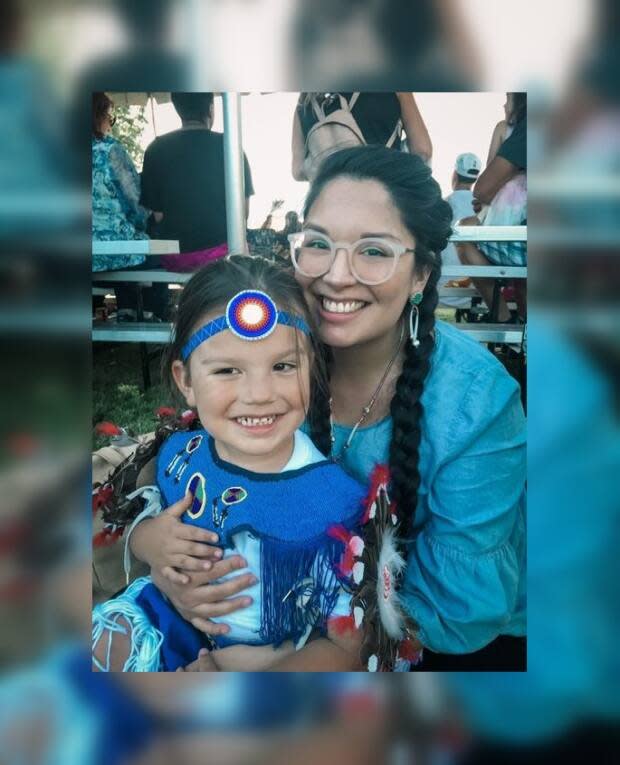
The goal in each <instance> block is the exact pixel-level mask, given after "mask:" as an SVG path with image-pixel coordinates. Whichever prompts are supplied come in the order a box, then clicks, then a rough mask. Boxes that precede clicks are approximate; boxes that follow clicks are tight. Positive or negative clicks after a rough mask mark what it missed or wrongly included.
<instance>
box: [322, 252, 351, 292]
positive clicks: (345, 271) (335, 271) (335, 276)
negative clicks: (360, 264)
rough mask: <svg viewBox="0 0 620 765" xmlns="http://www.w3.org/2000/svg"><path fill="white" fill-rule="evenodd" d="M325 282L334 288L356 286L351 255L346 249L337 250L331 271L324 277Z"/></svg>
mask: <svg viewBox="0 0 620 765" xmlns="http://www.w3.org/2000/svg"><path fill="white" fill-rule="evenodd" d="M323 280H324V281H325V282H327V284H332V285H334V286H344V285H349V284H355V282H356V281H357V279H356V278H355V276H354V275H353V273H352V272H351V267H350V265H349V253H348V252H347V250H346V249H345V248H344V247H338V248H337V249H336V255H335V256H334V260H333V262H332V264H331V267H330V269H329V271H328V272H327V273H326V274H325V275H324V276H323Z"/></svg>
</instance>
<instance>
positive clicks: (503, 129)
mask: <svg viewBox="0 0 620 765" xmlns="http://www.w3.org/2000/svg"><path fill="white" fill-rule="evenodd" d="M504 112H505V115H506V119H504V120H501V121H500V122H498V123H497V125H496V126H495V130H494V131H493V136H492V138H491V145H490V147H489V156H488V158H487V166H486V168H485V169H484V172H483V173H481V175H480V177H479V178H478V180H477V182H476V185H475V186H474V210H475V212H476V213H477V215H475V216H472V217H470V218H467V219H465V220H463V221H461V225H468V226H480V225H484V226H520V225H525V223H526V222H527V178H526V171H527V94H526V93H507V94H506V103H505V104H504ZM484 205H487V207H484V208H483V206H484ZM457 252H458V254H459V258H460V259H461V262H462V263H465V264H467V265H481V266H488V265H497V266H524V265H525V264H526V262H527V249H526V243H525V242H480V243H479V244H478V245H477V246H476V245H475V244H473V243H471V242H462V243H460V244H459V245H458V246H457ZM474 284H475V285H476V288H477V289H478V291H479V292H480V294H481V295H482V296H483V298H484V301H485V303H486V304H487V305H491V304H492V302H493V283H492V282H491V281H489V280H488V279H474ZM515 292H516V298H517V304H518V306H519V313H520V314H521V315H525V284H524V280H517V282H516V284H515ZM496 318H497V320H498V321H499V322H502V323H504V322H507V321H510V320H511V319H512V318H513V317H512V314H511V313H510V310H509V308H508V305H507V304H506V301H505V300H504V298H503V297H502V296H501V295H500V298H499V306H498V312H497V317H496Z"/></svg>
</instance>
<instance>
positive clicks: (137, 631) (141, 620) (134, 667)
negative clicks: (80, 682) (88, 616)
mask: <svg viewBox="0 0 620 765" xmlns="http://www.w3.org/2000/svg"><path fill="white" fill-rule="evenodd" d="M150 582H151V578H150V577H148V576H143V577H140V578H139V579H136V580H135V582H132V584H131V585H130V586H129V587H128V588H127V589H126V590H125V591H124V592H122V593H121V594H120V595H117V597H115V598H112V599H111V600H106V601H105V603H100V604H99V605H97V606H95V608H94V609H93V662H94V663H95V665H96V666H97V668H98V669H99V670H100V671H101V672H110V652H111V650H112V641H113V639H114V634H115V633H121V634H123V635H126V634H127V629H126V627H124V626H123V625H121V624H119V623H118V620H119V619H120V618H121V617H122V618H124V620H125V621H127V622H129V625H130V628H131V650H130V652H129V656H128V657H127V660H126V661H125V664H124V665H123V670H122V671H123V672H159V671H161V669H162V661H161V646H162V642H163V635H162V634H161V632H160V631H159V630H158V629H157V628H156V627H154V626H153V625H152V624H151V622H150V620H149V618H148V616H147V615H146V613H145V612H144V611H143V609H142V608H141V607H140V606H139V605H138V604H137V603H136V598H137V596H138V595H139V594H140V592H141V591H142V589H143V588H144V587H145V586H146V585H147V584H150ZM104 636H106V637H107V639H108V645H107V652H106V656H107V660H106V663H105V665H104V664H101V662H99V661H97V659H95V658H94V655H95V648H96V646H97V645H98V643H99V641H100V640H101V639H102V637H104Z"/></svg>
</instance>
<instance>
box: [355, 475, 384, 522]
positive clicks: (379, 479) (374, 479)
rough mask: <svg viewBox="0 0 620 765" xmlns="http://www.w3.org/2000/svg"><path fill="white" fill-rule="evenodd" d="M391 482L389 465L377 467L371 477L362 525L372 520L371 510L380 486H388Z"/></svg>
mask: <svg viewBox="0 0 620 765" xmlns="http://www.w3.org/2000/svg"><path fill="white" fill-rule="evenodd" d="M389 482H390V470H389V468H388V466H387V465H375V467H374V470H373V471H372V475H371V476H370V485H369V488H368V493H367V494H366V497H365V499H364V508H365V510H364V515H363V517H362V523H363V524H366V523H368V521H369V520H370V508H371V506H372V503H373V502H374V501H375V499H376V498H377V495H378V494H379V486H381V485H382V484H383V485H385V486H387V485H388V483H389Z"/></svg>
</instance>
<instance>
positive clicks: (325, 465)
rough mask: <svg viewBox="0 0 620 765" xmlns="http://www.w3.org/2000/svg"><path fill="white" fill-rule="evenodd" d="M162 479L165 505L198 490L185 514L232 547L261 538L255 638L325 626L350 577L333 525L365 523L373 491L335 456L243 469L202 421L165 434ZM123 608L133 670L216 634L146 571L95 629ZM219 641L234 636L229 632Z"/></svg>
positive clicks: (184, 653) (98, 618)
mask: <svg viewBox="0 0 620 765" xmlns="http://www.w3.org/2000/svg"><path fill="white" fill-rule="evenodd" d="M157 484H158V487H159V490H160V492H161V495H162V506H163V507H169V506H170V505H172V504H174V503H175V502H177V501H179V500H180V499H182V498H183V496H184V495H185V493H186V492H187V491H188V490H189V491H190V492H191V494H192V496H193V502H192V505H191V507H190V508H189V510H188V511H187V512H186V513H185V515H184V516H183V521H184V522H185V523H190V524H192V525H195V526H199V527H201V528H204V529H207V530H209V531H214V532H215V533H216V534H218V536H219V540H220V541H219V544H220V546H221V547H222V548H223V549H224V551H225V554H226V552H227V551H231V550H233V551H234V538H235V536H236V535H239V534H241V533H249V534H250V535H252V536H253V537H255V538H256V540H257V543H258V544H259V545H260V572H256V573H257V575H258V578H259V582H260V590H261V597H260V615H259V617H258V620H259V624H258V625H257V630H256V634H257V639H256V641H255V643H254V644H256V645H270V644H274V645H276V646H277V645H279V644H281V643H282V642H283V641H285V640H293V641H295V642H297V641H298V640H300V639H301V638H303V637H304V635H307V634H308V633H309V631H311V630H312V629H317V630H319V632H322V633H324V632H325V629H326V624H327V619H328V617H329V616H330V614H332V612H333V610H334V607H335V604H336V601H337V600H338V598H339V595H341V594H342V588H343V584H344V585H345V586H346V583H344V582H343V579H342V577H341V575H340V573H339V569H338V564H339V562H340V558H341V556H342V553H343V549H344V548H343V544H342V542H341V541H339V539H338V538H337V537H336V536H335V535H332V534H330V533H329V531H330V529H331V530H333V527H335V526H343V527H345V528H346V529H349V530H352V529H354V528H355V527H356V526H357V524H358V522H359V520H360V516H361V513H362V510H363V502H364V498H365V490H364V488H363V487H362V486H361V485H360V484H359V483H358V482H357V481H355V480H354V479H352V478H350V477H349V476H348V475H347V474H346V473H344V471H343V470H342V469H341V468H340V467H339V466H337V465H336V464H334V463H333V462H332V461H330V460H321V461H320V462H315V463H313V464H309V465H306V466H304V467H301V468H298V469H293V470H287V471H284V472H280V473H255V472H252V471H249V470H245V469H243V468H240V467H238V466H236V465H233V464H231V463H229V462H225V461H224V460H222V459H220V457H219V456H218V454H217V452H216V449H215V444H214V441H213V439H212V437H211V436H210V435H209V434H208V433H207V432H206V431H204V430H199V431H191V432H178V433H174V434H173V435H171V436H170V437H169V438H168V439H167V440H166V441H165V442H164V444H163V446H162V448H161V450H160V453H159V456H158V466H157ZM119 614H120V615H122V616H124V617H125V619H126V620H127V621H128V622H129V623H130V625H131V628H132V657H130V658H131V660H130V661H129V663H128V664H127V665H126V667H127V668H128V669H129V670H130V671H174V670H176V669H177V668H178V667H179V666H186V665H187V664H189V663H191V662H192V661H194V659H195V658H196V656H197V654H198V651H199V650H200V648H203V647H205V646H206V645H207V642H208V638H206V636H205V635H204V634H203V633H202V632H200V631H199V630H197V629H195V628H194V627H193V626H192V625H191V624H190V623H188V622H186V621H185V620H184V619H183V618H182V617H181V616H180V615H179V614H178V612H177V611H176V609H175V608H174V607H173V606H172V604H171V603H170V602H169V601H168V600H167V598H166V597H165V596H164V595H163V594H162V593H161V592H160V591H159V590H158V588H157V587H156V586H155V585H154V584H153V583H152V582H151V581H150V578H148V577H145V578H142V579H139V580H136V581H135V582H133V583H132V584H131V585H130V587H129V588H128V589H127V590H126V591H125V592H124V593H122V594H121V595H120V596H118V597H117V598H115V599H113V600H111V601H107V603H104V604H101V605H100V606H97V607H96V608H95V611H94V623H95V628H94V632H93V637H95V635H96V636H97V639H98V638H99V637H100V636H101V631H102V629H104V628H108V629H112V630H114V629H117V628H115V627H114V624H115V621H116V619H115V617H117V616H118V615H119ZM215 642H216V644H217V646H218V647H223V646H225V645H230V644H231V640H230V639H229V638H227V636H221V637H219V636H218V637H217V638H215ZM232 642H234V641H232ZM237 642H241V641H237ZM243 642H246V641H243Z"/></svg>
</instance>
